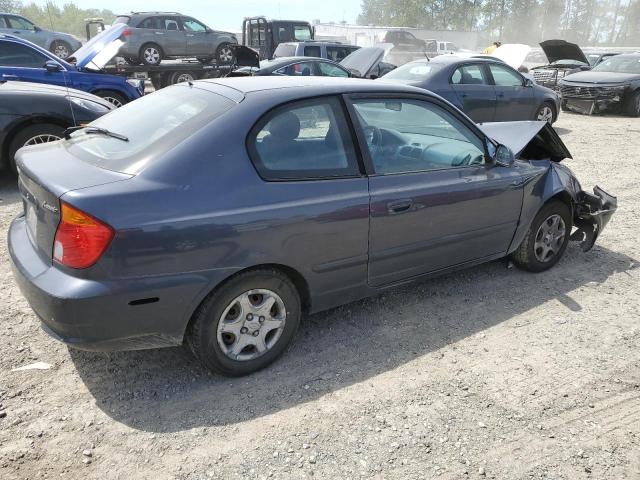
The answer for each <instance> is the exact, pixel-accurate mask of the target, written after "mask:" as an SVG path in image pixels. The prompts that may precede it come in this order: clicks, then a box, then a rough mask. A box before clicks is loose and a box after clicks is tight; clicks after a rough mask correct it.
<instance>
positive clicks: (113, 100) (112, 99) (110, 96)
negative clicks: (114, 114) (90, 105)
mask: <svg viewBox="0 0 640 480" xmlns="http://www.w3.org/2000/svg"><path fill="white" fill-rule="evenodd" d="M95 94H96V95H97V96H98V97H100V98H103V99H104V100H106V101H107V102H109V103H110V104H111V105H113V106H115V107H116V108H120V107H121V106H123V105H124V104H125V103H129V100H128V99H127V98H126V97H125V96H124V95H122V94H120V93H118V92H112V91H111V90H100V91H99V92H96V93H95Z"/></svg>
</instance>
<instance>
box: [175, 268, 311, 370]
mask: <svg viewBox="0 0 640 480" xmlns="http://www.w3.org/2000/svg"><path fill="white" fill-rule="evenodd" d="M300 316H301V304H300V295H299V294H298V291H297V289H296V287H295V286H294V285H293V283H292V282H291V280H289V278H288V277H287V276H286V275H284V274H283V273H281V272H279V271H277V270H271V269H265V270H254V271H248V272H245V273H241V274H238V275H237V276H235V277H232V278H231V279H230V280H229V281H227V282H226V283H224V284H223V285H222V286H221V287H219V288H217V289H216V290H215V291H214V292H213V293H212V294H210V295H209V297H207V298H206V299H205V300H204V302H203V303H202V305H201V306H200V307H199V308H198V310H197V311H196V313H195V314H194V318H193V319H192V322H191V325H190V327H189V329H188V332H187V336H186V340H187V343H188V345H189V347H190V348H191V351H192V352H193V353H194V355H195V356H196V357H197V358H198V359H199V360H200V361H201V362H202V363H203V365H204V366H205V367H207V368H208V369H210V370H212V371H214V372H217V373H220V374H222V375H228V376H240V375H246V374H249V373H252V372H255V371H256V370H260V369H261V368H264V367H266V366H267V365H269V364H270V363H272V362H273V361H274V360H275V359H276V358H278V356H280V355H281V354H282V353H283V352H284V351H285V349H286V348H287V346H288V345H289V343H290V342H291V340H292V339H293V337H294V335H295V333H296V330H297V329H298V325H299V324H300Z"/></svg>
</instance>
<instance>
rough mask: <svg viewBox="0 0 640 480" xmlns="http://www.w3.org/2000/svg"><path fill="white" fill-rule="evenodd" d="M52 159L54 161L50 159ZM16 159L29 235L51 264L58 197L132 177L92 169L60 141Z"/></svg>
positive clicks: (31, 149) (23, 152)
mask: <svg viewBox="0 0 640 480" xmlns="http://www.w3.org/2000/svg"><path fill="white" fill-rule="evenodd" d="M52 158H54V159H55V162H52V161H51V159H52ZM16 160H17V163H18V169H19V173H20V176H19V179H18V188H19V189H20V195H21V197H22V204H23V207H24V213H25V217H26V223H27V231H28V236H29V238H30V240H31V242H32V243H33V245H34V246H35V247H36V248H37V250H38V253H39V254H40V256H41V257H42V258H43V259H44V260H45V261H47V262H51V259H52V255H53V241H54V238H55V235H56V230H57V228H58V224H59V223H60V197H61V196H62V195H64V194H65V193H67V192H69V191H72V190H78V189H81V188H88V187H93V186H96V185H104V184H106V183H112V182H118V181H122V180H127V179H129V178H131V177H132V176H133V175H128V174H124V173H118V172H113V171H110V170H105V169H101V168H95V167H94V166H92V165H89V164H87V163H85V162H83V161H80V160H78V159H77V158H75V157H73V156H72V155H70V154H69V153H68V152H67V151H66V149H65V148H64V147H63V146H62V142H61V141H60V142H54V143H49V144H43V145H37V146H33V147H26V148H23V149H21V150H20V151H19V152H18V154H17V156H16Z"/></svg>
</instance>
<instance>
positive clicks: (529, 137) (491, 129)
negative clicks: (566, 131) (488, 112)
mask: <svg viewBox="0 0 640 480" xmlns="http://www.w3.org/2000/svg"><path fill="white" fill-rule="evenodd" d="M478 126H479V127H480V129H481V130H482V131H483V132H484V133H485V134H486V135H487V136H489V137H491V138H492V139H494V140H495V141H496V142H498V143H500V144H502V145H505V146H507V147H509V148H510V149H511V151H512V152H513V153H514V155H515V156H516V158H520V159H522V160H541V159H543V158H548V159H550V160H552V161H554V162H561V161H562V160H564V159H565V158H573V157H571V153H570V152H569V150H568V149H567V147H566V145H565V144H564V143H563V142H562V140H561V139H560V137H559V136H558V134H557V133H556V131H555V130H554V129H553V127H552V126H551V125H549V124H548V123H547V122H537V121H524V122H492V123H481V124H479V125H478Z"/></svg>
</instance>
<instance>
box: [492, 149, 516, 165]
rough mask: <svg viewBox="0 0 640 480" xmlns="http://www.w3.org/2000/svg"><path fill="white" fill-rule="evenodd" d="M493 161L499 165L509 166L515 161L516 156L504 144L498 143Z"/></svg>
mask: <svg viewBox="0 0 640 480" xmlns="http://www.w3.org/2000/svg"><path fill="white" fill-rule="evenodd" d="M493 161H494V162H496V165H499V166H501V167H510V166H512V165H513V164H514V162H515V161H516V157H515V155H514V154H513V152H512V151H511V149H510V148H509V147H507V146H505V145H498V148H496V153H495V155H494V156H493Z"/></svg>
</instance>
